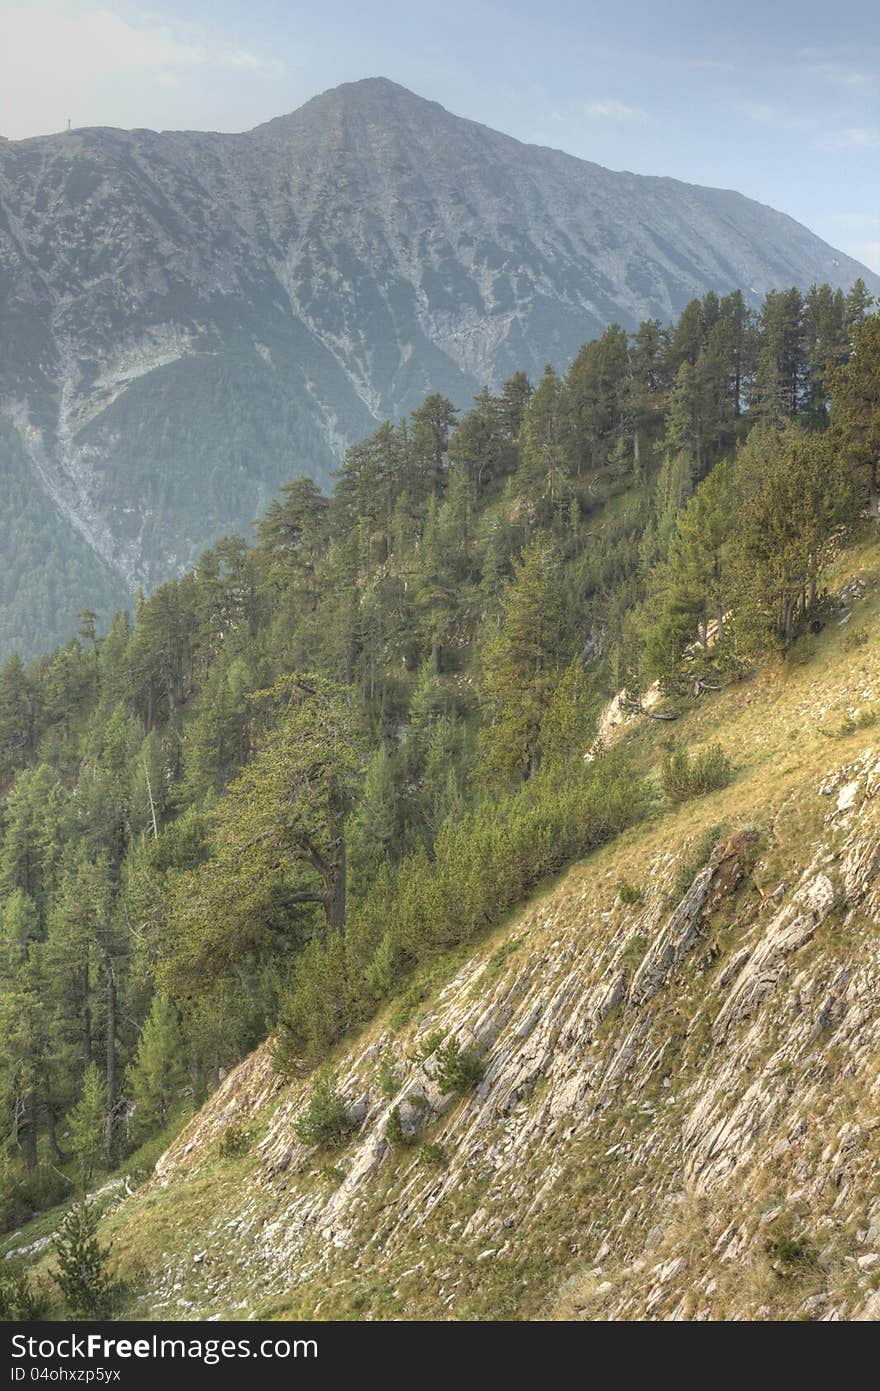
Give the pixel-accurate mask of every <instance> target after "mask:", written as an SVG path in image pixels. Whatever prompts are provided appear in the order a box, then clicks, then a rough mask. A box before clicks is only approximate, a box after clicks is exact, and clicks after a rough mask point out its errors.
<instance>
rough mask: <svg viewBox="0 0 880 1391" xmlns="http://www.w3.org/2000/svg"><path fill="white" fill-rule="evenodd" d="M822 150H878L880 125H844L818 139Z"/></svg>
mask: <svg viewBox="0 0 880 1391" xmlns="http://www.w3.org/2000/svg"><path fill="white" fill-rule="evenodd" d="M819 147H820V149H823V150H880V126H844V127H842V128H841V129H840V130H832V131H829V132H828V134H827V135H824V136H823V137H822V139H821V140H820V141H819Z"/></svg>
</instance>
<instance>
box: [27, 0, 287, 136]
mask: <svg viewBox="0 0 880 1391" xmlns="http://www.w3.org/2000/svg"><path fill="white" fill-rule="evenodd" d="M280 70H281V64H280V63H279V62H278V61H277V60H276V59H275V58H270V57H266V56H264V55H263V54H260V53H257V52H254V51H252V50H251V49H249V48H245V47H242V46H241V45H240V44H236V43H224V42H222V41H216V40H213V39H208V38H206V37H205V36H204V35H203V34H201V33H199V32H194V31H193V30H192V29H191V28H184V27H181V26H180V25H178V24H177V23H172V22H169V21H167V20H165V19H163V18H161V17H158V16H156V15H150V16H146V15H140V14H136V13H135V14H133V15H129V14H128V13H126V14H125V15H124V14H122V13H121V12H120V11H119V10H117V9H116V8H113V0H109V3H105V4H103V5H102V4H101V3H100V0H99V3H97V4H95V3H89V0H35V3H31V4H27V5H26V4H22V3H18V4H15V3H13V4H12V5H10V6H9V7H8V8H4V9H2V11H0V130H3V131H4V133H5V134H7V135H13V136H16V135H27V134H31V133H32V131H33V129H34V127H33V125H32V124H28V123H30V122H33V121H34V120H37V121H38V122H39V120H40V118H39V117H37V116H35V114H34V113H35V112H36V111H38V110H41V109H44V110H45V109H48V110H53V109H55V108H56V107H57V106H58V105H59V103H60V102H61V99H62V98H63V103H61V104H62V105H63V104H65V103H66V106H67V107H68V108H70V109H71V110H73V111H74V113H75V114H76V115H78V114H79V112H80V111H81V110H82V109H83V108H86V109H87V110H89V109H90V108H91V106H93V105H94V104H95V103H94V96H95V94H96V92H98V91H100V88H101V85H102V84H104V85H108V86H109V84H118V83H120V82H122V83H134V84H144V83H146V84H148V85H149V84H154V85H155V86H159V87H163V88H173V87H177V86H180V85H181V83H182V82H183V81H184V80H185V79H186V78H187V77H190V78H192V77H194V76H196V75H197V74H199V73H208V72H211V71H214V72H223V71H225V72H227V73H235V72H238V73H241V74H250V75H260V74H277V73H278V72H279V71H280ZM43 119H44V120H45V118H43ZM76 123H77V124H79V123H80V122H79V121H78V120H77V121H76ZM57 124H58V123H56V125H57ZM10 127H11V128H10Z"/></svg>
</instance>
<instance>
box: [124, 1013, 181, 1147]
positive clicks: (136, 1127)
mask: <svg viewBox="0 0 880 1391" xmlns="http://www.w3.org/2000/svg"><path fill="white" fill-rule="evenodd" d="M187 1080H188V1079H187V1072H186V1057H185V1053H184V1047H183V1040H182V1039H181V1036H180V1026H179V1023H178V1019H177V1010H176V1009H175V1008H174V1006H173V1004H172V1003H171V1001H170V1000H169V999H168V998H167V997H166V996H164V995H156V996H154V998H153V1003H152V1006H151V1009H150V1013H149V1015H148V1016H147V1018H146V1020H145V1021H144V1026H143V1028H142V1030H141V1036H140V1039H139V1040H138V1048H137V1053H136V1055H135V1059H134V1061H133V1063H132V1064H131V1066H130V1067H129V1069H128V1074H127V1088H128V1091H129V1094H130V1096H131V1102H132V1130H133V1132H134V1134H135V1136H136V1137H139V1138H144V1137H146V1136H147V1135H150V1134H152V1133H153V1132H154V1131H156V1130H161V1129H162V1127H163V1126H164V1125H165V1123H166V1121H167V1119H168V1115H169V1112H170V1111H171V1110H172V1109H173V1107H174V1106H175V1104H176V1103H178V1102H179V1101H180V1099H181V1095H182V1093H183V1090H184V1088H185V1087H186V1085H187Z"/></svg>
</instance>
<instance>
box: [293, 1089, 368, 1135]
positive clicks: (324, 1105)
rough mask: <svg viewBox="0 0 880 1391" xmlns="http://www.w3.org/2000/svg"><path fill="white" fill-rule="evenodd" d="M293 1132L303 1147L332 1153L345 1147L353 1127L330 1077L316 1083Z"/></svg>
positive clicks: (346, 1109)
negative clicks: (319, 1147)
mask: <svg viewBox="0 0 880 1391" xmlns="http://www.w3.org/2000/svg"><path fill="white" fill-rule="evenodd" d="M293 1128H294V1132H295V1133H296V1136H297V1138H298V1139H299V1140H301V1141H302V1143H303V1144H304V1145H321V1146H324V1147H326V1148H328V1149H336V1148H338V1147H339V1146H340V1145H344V1144H345V1141H346V1140H347V1138H348V1136H349V1135H350V1134H351V1132H352V1130H353V1129H354V1125H353V1123H352V1120H351V1117H350V1116H349V1114H348V1108H347V1107H346V1105H345V1102H344V1101H343V1099H342V1097H341V1096H340V1095H339V1093H338V1092H337V1090H336V1085H335V1082H334V1080H333V1078H332V1077H330V1076H323V1077H320V1078H319V1079H318V1081H317V1082H316V1084H315V1090H314V1091H313V1092H312V1095H311V1097H310V1099H309V1104H308V1106H307V1107H306V1109H305V1112H304V1114H303V1115H302V1116H300V1117H299V1119H298V1120H297V1122H296V1124H295V1125H294V1127H293Z"/></svg>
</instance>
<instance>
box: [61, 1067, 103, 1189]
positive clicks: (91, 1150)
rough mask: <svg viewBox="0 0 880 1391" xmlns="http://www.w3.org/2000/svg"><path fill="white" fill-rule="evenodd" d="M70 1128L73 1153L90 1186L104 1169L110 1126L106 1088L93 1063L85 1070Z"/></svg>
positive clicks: (71, 1113) (69, 1117) (70, 1116)
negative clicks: (99, 1171)
mask: <svg viewBox="0 0 880 1391" xmlns="http://www.w3.org/2000/svg"><path fill="white" fill-rule="evenodd" d="M68 1124H69V1126H70V1149H71V1153H72V1154H73V1157H74V1159H75V1160H76V1163H77V1167H78V1169H79V1173H80V1177H81V1178H82V1181H83V1183H86V1184H88V1183H89V1182H90V1181H91V1179H92V1178H93V1176H94V1174H95V1171H96V1169H98V1168H99V1167H100V1165H101V1160H102V1156H103V1154H104V1140H105V1126H106V1124H107V1088H106V1086H105V1084H104V1081H103V1078H102V1077H101V1074H100V1072H99V1071H98V1069H97V1066H96V1065H95V1064H94V1063H92V1064H91V1065H90V1066H89V1067H88V1068H87V1069H86V1075H85V1077H84V1079H83V1085H82V1094H81V1096H80V1099H79V1101H78V1102H77V1103H76V1105H75V1106H74V1108H73V1110H72V1111H71V1112H70V1115H69V1116H68Z"/></svg>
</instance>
